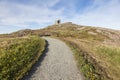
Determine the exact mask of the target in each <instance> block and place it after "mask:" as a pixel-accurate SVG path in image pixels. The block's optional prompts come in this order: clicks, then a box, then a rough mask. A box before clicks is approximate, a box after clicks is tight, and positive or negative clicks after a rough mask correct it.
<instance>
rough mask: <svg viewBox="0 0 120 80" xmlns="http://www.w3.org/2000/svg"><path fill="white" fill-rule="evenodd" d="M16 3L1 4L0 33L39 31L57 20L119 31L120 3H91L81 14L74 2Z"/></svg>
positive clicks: (108, 0)
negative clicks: (20, 30) (30, 29)
mask: <svg viewBox="0 0 120 80" xmlns="http://www.w3.org/2000/svg"><path fill="white" fill-rule="evenodd" d="M15 1H17V0H11V2H10V0H1V1H0V33H5V32H11V31H15V30H18V29H23V28H32V29H37V28H40V27H43V26H44V27H45V26H47V25H48V24H52V23H54V20H56V19H61V20H62V21H72V22H74V23H77V24H82V25H91V26H103V27H109V28H114V29H120V22H119V21H120V17H119V14H120V1H119V0H91V1H92V4H91V5H89V6H87V7H86V8H85V9H84V10H82V11H83V12H82V13H79V11H78V12H77V11H76V10H78V7H77V5H75V4H74V2H75V1H74V0H70V1H69V2H68V1H63V0H53V1H51V0H43V1H41V0H30V1H29V2H27V3H20V2H15ZM78 1H79V0H78ZM81 1H82V0H81ZM62 2H64V3H63V5H64V6H63V5H61V6H60V8H58V9H52V8H51V7H56V6H55V5H56V4H57V3H62ZM66 2H67V4H65V3H66ZM79 10H80V8H79ZM5 29H7V30H5ZM9 29H10V30H9Z"/></svg>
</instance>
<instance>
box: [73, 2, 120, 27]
mask: <svg viewBox="0 0 120 80" xmlns="http://www.w3.org/2000/svg"><path fill="white" fill-rule="evenodd" d="M101 1H102V2H101ZM96 7H97V8H96ZM119 14H120V2H119V0H110V1H109V2H104V1H103V0H95V2H94V4H93V5H92V6H90V7H88V8H87V9H86V10H85V11H84V13H83V14H77V15H76V16H74V19H71V20H72V21H74V22H75V23H78V24H83V25H91V26H101V27H107V28H112V29H120V22H119V21H120V17H119Z"/></svg>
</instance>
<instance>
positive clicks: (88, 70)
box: [62, 39, 112, 80]
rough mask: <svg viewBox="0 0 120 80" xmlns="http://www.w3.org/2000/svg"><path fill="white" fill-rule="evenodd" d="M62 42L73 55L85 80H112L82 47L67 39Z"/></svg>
mask: <svg viewBox="0 0 120 80" xmlns="http://www.w3.org/2000/svg"><path fill="white" fill-rule="evenodd" d="M62 40H64V41H65V42H66V43H67V44H68V46H70V48H71V50H72V51H73V53H74V56H75V59H76V61H77V66H78V68H79V70H80V71H82V73H83V74H84V76H85V80H112V78H111V77H109V76H108V73H106V70H105V68H104V67H103V66H102V65H101V64H99V63H98V62H97V59H96V58H94V56H93V55H92V56H91V55H90V54H91V53H90V52H89V51H88V50H87V49H86V48H85V47H84V46H82V45H80V44H79V43H77V42H74V41H72V40H70V39H69V40H68V39H62ZM99 52H100V51H99Z"/></svg>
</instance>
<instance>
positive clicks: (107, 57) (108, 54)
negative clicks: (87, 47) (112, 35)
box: [96, 46, 120, 80]
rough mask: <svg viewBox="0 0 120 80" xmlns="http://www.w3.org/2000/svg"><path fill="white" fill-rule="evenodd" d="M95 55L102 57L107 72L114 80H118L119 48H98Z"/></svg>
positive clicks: (119, 70) (119, 71) (119, 67)
mask: <svg viewBox="0 0 120 80" xmlns="http://www.w3.org/2000/svg"><path fill="white" fill-rule="evenodd" d="M96 53H97V54H98V55H99V56H102V59H103V61H104V63H105V64H107V66H106V68H107V72H108V74H109V75H110V76H112V77H113V78H114V79H116V80H119V79H120V78H119V75H120V48H119V47H111V46H99V47H97V51H96Z"/></svg>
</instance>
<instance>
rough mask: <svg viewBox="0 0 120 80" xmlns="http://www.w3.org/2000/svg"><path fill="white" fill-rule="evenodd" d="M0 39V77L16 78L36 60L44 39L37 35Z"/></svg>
mask: <svg viewBox="0 0 120 80" xmlns="http://www.w3.org/2000/svg"><path fill="white" fill-rule="evenodd" d="M3 40H4V41H2V40H1V41H0V44H3V46H0V79H2V80H15V79H16V80H18V79H20V78H22V76H23V75H24V74H25V73H26V72H27V71H28V70H29V69H30V68H31V66H32V65H33V64H34V63H35V62H36V61H37V60H38V58H39V56H40V55H41V54H42V51H43V50H44V46H45V41H44V40H43V39H41V38H39V37H25V38H15V39H14V38H9V39H3Z"/></svg>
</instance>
